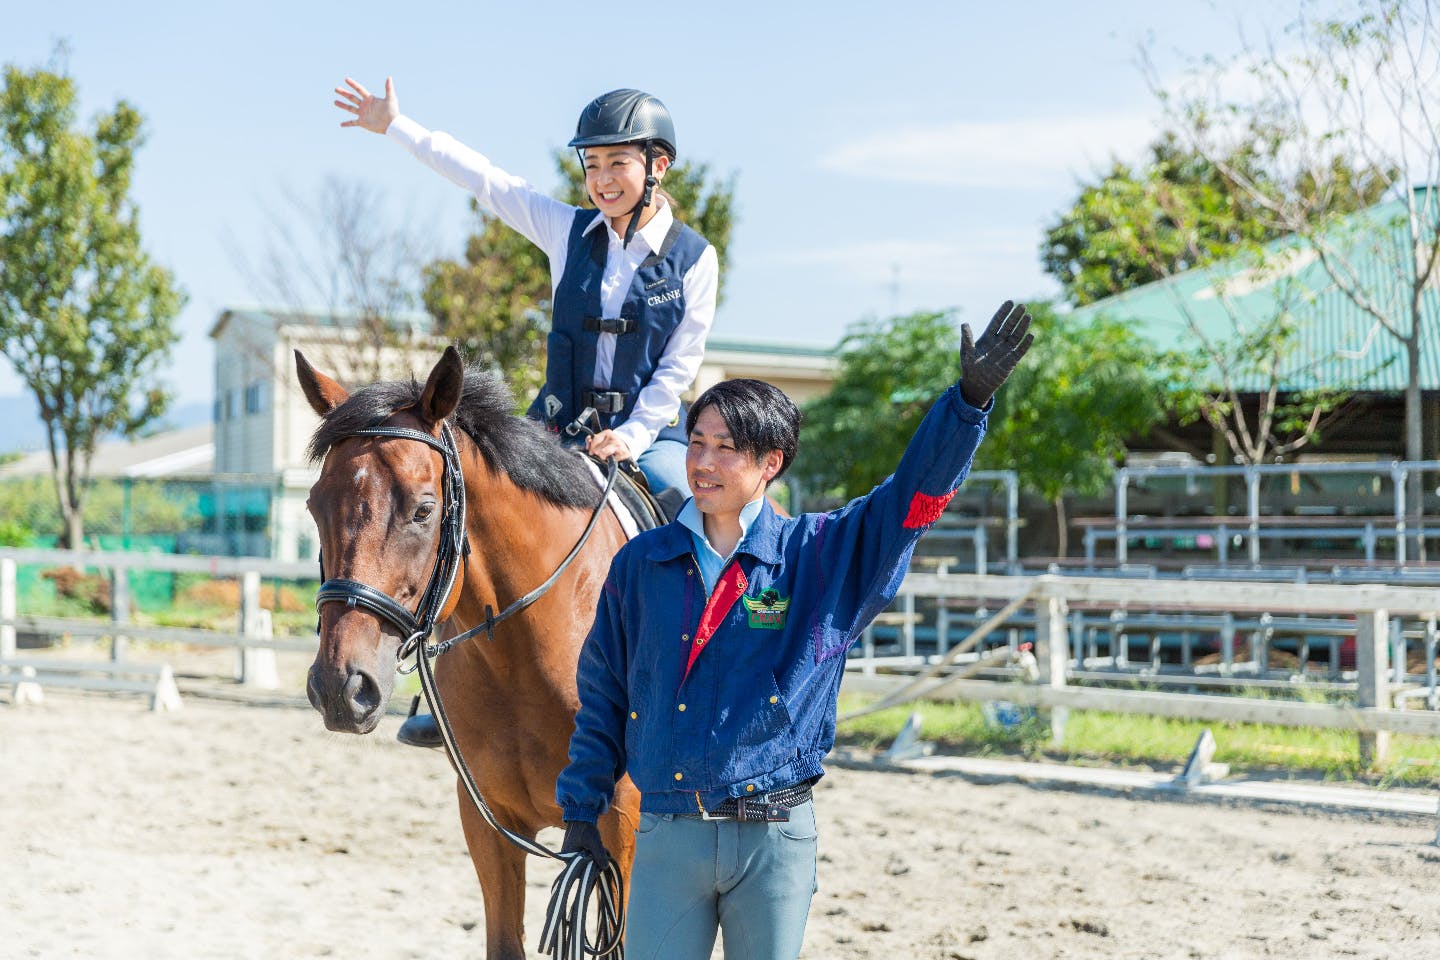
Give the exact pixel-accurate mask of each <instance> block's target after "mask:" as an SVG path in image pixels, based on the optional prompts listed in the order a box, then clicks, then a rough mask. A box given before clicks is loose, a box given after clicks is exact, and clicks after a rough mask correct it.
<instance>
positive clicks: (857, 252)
mask: <svg viewBox="0 0 1440 960" xmlns="http://www.w3.org/2000/svg"><path fill="white" fill-rule="evenodd" d="M1036 242H1037V241H1036V237H1035V232H1034V231H1033V230H1023V229H1018V228H1017V229H1008V228H1003V229H992V230H984V231H973V232H969V233H967V234H965V235H964V238H963V239H962V240H960V241H949V240H946V241H939V240H936V241H925V240H875V241H870V242H865V243H852V244H843V245H840V246H833V247H811V248H806V249H799V248H789V249H780V250H775V251H773V252H770V253H767V254H765V259H766V260H767V261H769V262H770V263H773V264H775V265H787V266H807V267H828V268H832V269H834V270H836V271H837V272H838V273H839V274H840V275H843V276H844V277H846V278H847V280H849V281H850V282H858V283H862V284H863V283H869V284H877V285H884V284H888V283H891V282H893V281H894V280H895V279H896V277H895V269H896V267H897V265H898V267H899V269H900V277H899V279H900V280H901V282H905V283H911V282H920V281H925V282H944V283H954V282H955V281H957V280H959V279H962V278H965V277H972V276H976V275H984V274H985V273H986V272H988V271H990V270H993V269H994V268H995V266H996V264H1011V263H1014V262H1016V261H1017V260H1021V261H1029V260H1031V259H1033V258H1034V255H1035V245H1036Z"/></svg>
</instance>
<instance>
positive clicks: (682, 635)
mask: <svg viewBox="0 0 1440 960" xmlns="http://www.w3.org/2000/svg"><path fill="white" fill-rule="evenodd" d="M680 639H681V640H689V639H690V634H688V633H682V634H680Z"/></svg>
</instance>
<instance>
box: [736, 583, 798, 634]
mask: <svg viewBox="0 0 1440 960" xmlns="http://www.w3.org/2000/svg"><path fill="white" fill-rule="evenodd" d="M740 599H741V600H743V601H745V609H746V610H748V611H750V626H752V627H757V628H759V629H762V630H779V629H781V628H782V627H784V626H785V613H786V611H787V610H789V609H790V601H789V600H788V599H786V598H784V597H781V596H780V593H779V591H777V590H774V589H770V590H764V591H762V592H761V594H760V596H758V597H741V598H740Z"/></svg>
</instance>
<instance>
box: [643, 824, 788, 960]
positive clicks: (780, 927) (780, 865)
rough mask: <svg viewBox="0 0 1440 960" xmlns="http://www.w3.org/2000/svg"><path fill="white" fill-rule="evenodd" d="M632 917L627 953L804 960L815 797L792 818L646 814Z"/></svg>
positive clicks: (686, 959) (683, 958)
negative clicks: (721, 951)
mask: <svg viewBox="0 0 1440 960" xmlns="http://www.w3.org/2000/svg"><path fill="white" fill-rule="evenodd" d="M635 841H636V842H635V866H634V869H633V870H632V872H631V875H630V904H629V911H628V913H629V916H628V920H627V921H626V925H625V956H626V958H627V960H709V957H710V954H711V951H712V950H713V949H714V946H715V933H716V930H717V929H718V930H721V931H723V933H724V944H725V960H795V958H796V957H797V956H799V954H800V946H801V944H802V943H804V941H805V921H806V920H807V919H808V918H809V915H810V900H811V898H812V897H813V896H814V895H815V890H816V885H815V842H816V834H815V805H814V803H813V802H807V803H803V804H801V805H800V806H798V807H795V808H794V809H792V810H791V811H790V820H789V821H788V822H786V823H737V822H736V821H733V820H699V819H694V818H688V817H676V816H672V815H669V814H654V813H642V814H641V815H640V828H639V830H637V831H636V834H635Z"/></svg>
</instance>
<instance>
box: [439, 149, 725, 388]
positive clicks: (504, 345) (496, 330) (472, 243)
mask: <svg viewBox="0 0 1440 960" xmlns="http://www.w3.org/2000/svg"><path fill="white" fill-rule="evenodd" d="M555 165H556V168H557V170H558V172H559V174H560V179H561V187H560V189H559V191H558V192H557V196H559V197H560V199H562V200H564V201H565V202H567V203H572V204H575V205H577V206H583V205H585V204H587V203H588V202H589V201H588V200H587V199H586V195H585V176H584V171H583V170H582V169H581V167H580V164H579V161H578V160H577V159H576V157H575V155H574V152H573V151H569V150H559V151H556V153H555ZM664 190H665V192H666V194H667V195H668V196H669V197H670V198H671V201H672V205H673V208H674V210H675V212H676V215H677V216H678V217H679V218H680V219H681V220H682V221H684V222H685V223H687V224H689V225H690V226H691V227H693V228H694V229H695V230H697V231H699V232H700V233H701V234H702V235H703V236H704V237H705V239H707V240H709V241H710V243H711V244H712V245H714V247H715V252H716V254H717V255H718V259H719V261H720V282H721V288H720V289H721V294H722V295H723V292H724V280H725V267H726V262H727V254H728V250H729V245H730V232H731V228H732V226H733V224H734V193H735V190H734V178H733V177H732V178H728V179H724V180H720V179H717V178H715V177H713V176H712V175H711V173H710V169H709V167H708V166H706V165H704V164H691V163H678V164H676V165H674V166H672V167H671V168H670V171H669V173H667V174H666V176H665V181H664ZM471 208H472V209H474V210H475V212H476V214H477V216H478V218H479V225H478V228H477V229H476V231H475V233H473V234H471V236H470V238H469V239H468V240H467V241H466V243H465V255H464V259H463V261H455V260H437V261H434V262H432V263H430V264H428V265H427V266H426V267H425V269H424V278H423V287H424V289H423V293H422V299H423V301H424V303H425V309H426V310H427V311H428V312H429V313H430V315H431V316H432V317H434V318H435V324H436V332H437V333H439V334H440V335H441V336H444V337H447V338H449V339H452V340H455V341H456V342H458V343H459V344H460V345H461V347H462V349H464V350H465V352H466V353H468V354H469V355H470V356H472V357H473V358H476V359H478V360H480V361H481V362H484V363H488V364H492V365H494V366H495V367H497V368H498V369H500V370H502V371H504V373H505V376H506V378H507V379H508V380H509V382H510V384H511V386H512V387H514V389H515V394H516V399H517V401H518V402H520V403H521V404H522V405H523V404H528V402H529V399H530V397H532V396H533V395H534V393H535V391H536V390H538V389H539V387H540V385H541V384H543V383H544V381H545V334H546V331H547V330H548V329H549V316H550V267H549V263H548V261H547V259H546V257H545V254H544V253H543V252H542V251H541V250H540V249H539V248H537V247H536V246H535V245H534V244H532V243H530V241H529V240H526V239H525V238H524V237H522V236H521V235H520V234H518V233H516V232H515V231H514V230H511V229H510V228H509V227H507V226H505V225H504V224H503V223H501V222H500V221H499V220H498V219H496V218H495V217H492V216H489V215H488V214H485V213H484V212H482V211H481V210H480V209H479V207H478V205H477V204H475V203H474V201H472V202H471Z"/></svg>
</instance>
